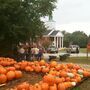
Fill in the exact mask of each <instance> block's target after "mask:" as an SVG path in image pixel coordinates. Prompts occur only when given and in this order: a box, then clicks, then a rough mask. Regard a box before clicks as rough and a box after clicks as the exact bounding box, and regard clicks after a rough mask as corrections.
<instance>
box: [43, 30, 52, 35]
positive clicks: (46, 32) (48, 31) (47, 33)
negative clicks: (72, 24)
mask: <svg viewBox="0 0 90 90" xmlns="http://www.w3.org/2000/svg"><path fill="white" fill-rule="evenodd" d="M51 31H52V30H46V31H45V32H44V34H43V35H49V33H50V32H51Z"/></svg>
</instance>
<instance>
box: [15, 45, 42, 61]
mask: <svg viewBox="0 0 90 90" xmlns="http://www.w3.org/2000/svg"><path fill="white" fill-rule="evenodd" d="M17 51H18V59H19V60H41V59H42V56H43V49H42V47H37V46H32V47H24V46H19V47H18V50H17Z"/></svg>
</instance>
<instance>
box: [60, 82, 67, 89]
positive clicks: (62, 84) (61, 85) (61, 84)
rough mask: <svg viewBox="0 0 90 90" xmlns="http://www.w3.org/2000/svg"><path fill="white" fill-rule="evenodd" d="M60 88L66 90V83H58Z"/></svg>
mask: <svg viewBox="0 0 90 90" xmlns="http://www.w3.org/2000/svg"><path fill="white" fill-rule="evenodd" d="M58 90H66V88H65V85H64V83H59V84H58Z"/></svg>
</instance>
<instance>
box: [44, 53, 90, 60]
mask: <svg viewBox="0 0 90 90" xmlns="http://www.w3.org/2000/svg"><path fill="white" fill-rule="evenodd" d="M63 54H66V53H54V54H49V53H44V54H43V56H44V58H45V59H49V56H56V57H57V58H59V55H63ZM88 56H89V57H90V53H89V54H88ZM70 57H87V53H79V54H76V53H74V54H70Z"/></svg>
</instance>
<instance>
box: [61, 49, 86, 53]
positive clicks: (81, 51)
mask: <svg viewBox="0 0 90 90" xmlns="http://www.w3.org/2000/svg"><path fill="white" fill-rule="evenodd" d="M60 52H66V49H61V50H60ZM86 52H87V49H86V48H80V53H86Z"/></svg>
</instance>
